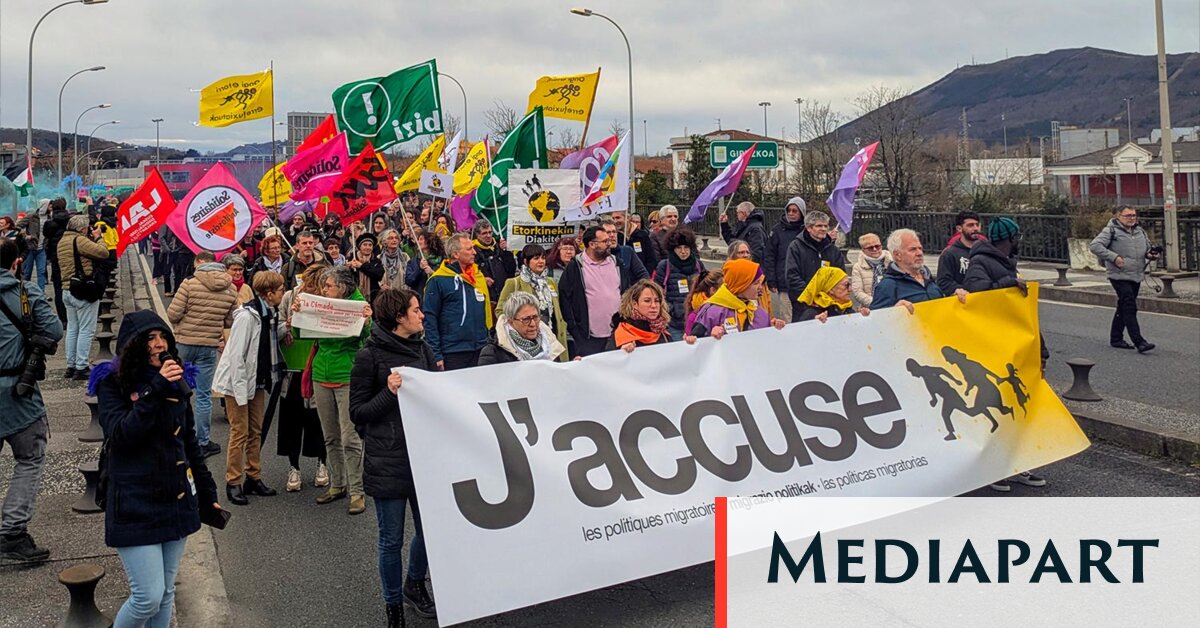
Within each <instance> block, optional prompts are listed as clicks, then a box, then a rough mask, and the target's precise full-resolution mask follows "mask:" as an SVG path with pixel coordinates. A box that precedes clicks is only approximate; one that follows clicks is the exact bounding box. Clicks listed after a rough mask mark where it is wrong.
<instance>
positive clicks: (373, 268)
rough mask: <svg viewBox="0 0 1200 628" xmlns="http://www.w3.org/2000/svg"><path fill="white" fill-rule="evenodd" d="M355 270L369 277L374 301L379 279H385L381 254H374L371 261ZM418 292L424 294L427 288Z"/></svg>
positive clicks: (360, 274)
mask: <svg viewBox="0 0 1200 628" xmlns="http://www.w3.org/2000/svg"><path fill="white" fill-rule="evenodd" d="M355 272H357V273H358V276H359V277H366V278H367V285H369V286H370V288H371V295H370V297H371V298H370V300H371V301H374V300H375V295H377V294H379V281H380V280H381V279H383V262H381V261H379V256H377V255H372V256H371V259H370V261H368V262H366V263H364V264H363V265H362V266H359V267H358V270H356V271H355ZM417 293H418V294H424V293H425V290H424V289H421V290H418V291H417Z"/></svg>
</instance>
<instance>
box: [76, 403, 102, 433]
mask: <svg viewBox="0 0 1200 628" xmlns="http://www.w3.org/2000/svg"><path fill="white" fill-rule="evenodd" d="M83 402H84V403H86V404H87V407H88V411H89V412H91V413H92V420H91V421H90V422H88V426H87V429H85V430H83V431H82V432H80V434H79V440H80V442H84V443H98V442H100V441H102V440H104V430H103V429H101V427H100V406H99V404H98V403H97V401H96V398H95V397H84V398H83Z"/></svg>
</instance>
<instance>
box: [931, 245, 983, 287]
mask: <svg viewBox="0 0 1200 628" xmlns="http://www.w3.org/2000/svg"><path fill="white" fill-rule="evenodd" d="M980 242H983V240H979V241H977V242H976V243H975V246H979V243H980ZM971 250H972V247H969V246H967V245H966V244H965V243H964V242H963V241H962V238H959V239H958V240H956V241H954V243H953V244H951V245H950V246H947V247H946V250H944V251H942V254H941V256H940V257H938V267H937V268H938V270H937V285H938V288H940V289H941V291H942V294H954V291H955V290H957V289H959V288H962V287H963V281H964V279H965V278H966V276H967V267H968V266H970V265H971Z"/></svg>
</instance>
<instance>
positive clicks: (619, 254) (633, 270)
mask: <svg viewBox="0 0 1200 628" xmlns="http://www.w3.org/2000/svg"><path fill="white" fill-rule="evenodd" d="M609 252H610V253H611V254H612V256H613V257H615V258H617V261H618V262H620V263H621V264H622V265H624V266H627V267H629V276H630V277H631V278H632V279H633V282H634V283H637V282H639V281H641V280H643V279H649V278H650V271H649V270H648V269H647V268H646V266H645V265H644V264H642V258H641V257H640V256H639V255H638V254H637V251H634V250H633V247H632V246H618V247H616V248H613V249H611V250H610V251H609Z"/></svg>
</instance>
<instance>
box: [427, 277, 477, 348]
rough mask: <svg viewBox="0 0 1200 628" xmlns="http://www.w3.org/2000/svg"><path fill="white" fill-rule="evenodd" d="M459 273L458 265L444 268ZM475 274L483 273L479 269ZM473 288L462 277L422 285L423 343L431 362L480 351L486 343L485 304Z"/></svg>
mask: <svg viewBox="0 0 1200 628" xmlns="http://www.w3.org/2000/svg"><path fill="white" fill-rule="evenodd" d="M446 265H447V266H448V267H449V268H450V269H451V270H453V271H455V272H459V268H458V264H453V263H448V264H446ZM475 272H477V273H478V272H483V271H482V270H480V269H479V267H478V266H476V268H475ZM488 298H489V297H488V295H487V294H484V295H483V296H482V298H481V297H480V296H479V294H478V293H477V292H476V290H475V287H474V286H472V285H471V284H469V283H467V282H465V281H463V280H462V278H461V277H459V276H458V275H455V276H454V277H444V276H443V277H439V276H437V275H434V276H433V277H430V278H429V282H428V283H427V284H425V299H424V300H423V301H422V302H421V309H423V310H425V341H426V342H428V343H429V346H430V348H432V349H433V355H434V358H436V359H437V360H439V361H440V360H442V359H444V358H445V357H446V354H447V353H465V352H468V351H479V350H480V349H483V347H484V345H486V344H487V342H488V328H487V311H486V309H485V308H486V307H487V300H488Z"/></svg>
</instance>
